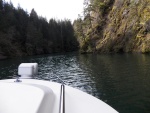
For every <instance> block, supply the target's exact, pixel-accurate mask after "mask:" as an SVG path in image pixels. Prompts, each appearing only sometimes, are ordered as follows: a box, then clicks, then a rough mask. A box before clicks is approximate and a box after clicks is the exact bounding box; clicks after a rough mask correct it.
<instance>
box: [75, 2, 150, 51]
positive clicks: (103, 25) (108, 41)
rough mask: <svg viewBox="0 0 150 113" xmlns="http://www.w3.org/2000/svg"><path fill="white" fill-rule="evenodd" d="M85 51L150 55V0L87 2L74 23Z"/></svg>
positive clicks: (82, 49)
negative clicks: (81, 15)
mask: <svg viewBox="0 0 150 113" xmlns="http://www.w3.org/2000/svg"><path fill="white" fill-rule="evenodd" d="M74 29H75V31H76V36H77V37H78V40H79V42H80V48H81V52H101V53H112V52H140V53H149V52H150V0H85V1H84V17H79V18H78V19H77V20H76V21H74Z"/></svg>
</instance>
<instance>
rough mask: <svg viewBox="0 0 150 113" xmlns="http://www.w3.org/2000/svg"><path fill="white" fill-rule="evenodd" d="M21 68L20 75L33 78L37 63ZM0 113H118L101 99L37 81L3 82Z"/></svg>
mask: <svg viewBox="0 0 150 113" xmlns="http://www.w3.org/2000/svg"><path fill="white" fill-rule="evenodd" d="M28 65H29V66H28ZM20 66H21V67H19V71H18V73H19V74H20V75H22V74H23V76H22V78H31V76H32V75H34V74H36V73H37V67H38V66H37V64H36V63H31V64H21V65H20ZM20 69H21V70H20ZM24 70H25V71H24ZM26 75H27V76H26ZM0 113H118V112H117V111H116V110H114V109H113V108H112V107H110V106H109V105H107V104H106V103H104V102H102V101H101V100H99V99H97V98H95V97H93V96H91V95H89V94H87V93H84V92H82V91H80V90H78V89H75V88H72V87H69V86H66V85H63V84H59V83H55V82H49V81H43V80H34V79H17V80H15V79H8V80H0Z"/></svg>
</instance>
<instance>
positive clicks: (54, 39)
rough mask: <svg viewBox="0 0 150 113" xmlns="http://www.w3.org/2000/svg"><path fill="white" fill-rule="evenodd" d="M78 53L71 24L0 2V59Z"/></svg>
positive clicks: (1, 0)
mask: <svg viewBox="0 0 150 113" xmlns="http://www.w3.org/2000/svg"><path fill="white" fill-rule="evenodd" d="M77 49H78V42H77V40H76V38H75V36H74V30H73V27H72V24H71V22H70V20H63V21H58V20H57V21H56V20H55V19H50V20H49V21H47V20H46V19H45V18H43V17H40V16H38V15H37V13H36V11H35V10H34V9H32V11H31V13H30V14H28V12H26V11H24V10H23V9H22V8H21V7H19V6H18V8H14V6H13V4H12V3H7V2H4V0H0V57H1V58H2V57H3V58H4V57H5V56H8V57H12V56H24V55H37V54H49V53H55V52H68V51H75V50H77Z"/></svg>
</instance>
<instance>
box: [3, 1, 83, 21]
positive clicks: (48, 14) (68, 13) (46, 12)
mask: <svg viewBox="0 0 150 113" xmlns="http://www.w3.org/2000/svg"><path fill="white" fill-rule="evenodd" d="M5 1H7V2H10V1H11V2H12V3H13V5H14V7H18V4H19V5H20V7H21V8H23V9H24V10H25V11H27V12H28V13H30V12H31V10H32V9H33V8H34V9H35V11H36V12H37V14H38V15H39V16H42V17H45V18H46V19H47V20H49V19H50V18H55V19H60V20H61V19H70V20H71V21H72V22H73V20H75V19H77V17H78V14H82V12H83V1H84V0H5Z"/></svg>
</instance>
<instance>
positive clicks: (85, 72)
mask: <svg viewBox="0 0 150 113" xmlns="http://www.w3.org/2000/svg"><path fill="white" fill-rule="evenodd" d="M23 62H37V63H38V64H39V74H38V75H37V76H36V79H44V80H51V81H57V82H60V80H59V79H57V77H56V76H58V77H59V78H61V79H63V80H64V81H65V83H66V84H67V85H69V86H72V87H75V88H78V89H80V90H82V91H85V92H87V93H89V94H91V95H93V96H95V97H97V98H99V99H101V100H103V101H104V102H106V103H108V104H109V105H111V106H112V107H113V108H115V109H116V110H117V111H119V112H120V113H150V55H143V54H115V55H92V54H89V55H79V54H75V53H74V54H67V55H51V56H36V57H26V58H15V59H9V60H2V61H0V79H6V78H12V77H14V76H15V75H16V74H17V68H18V65H19V64H20V63H23Z"/></svg>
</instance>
